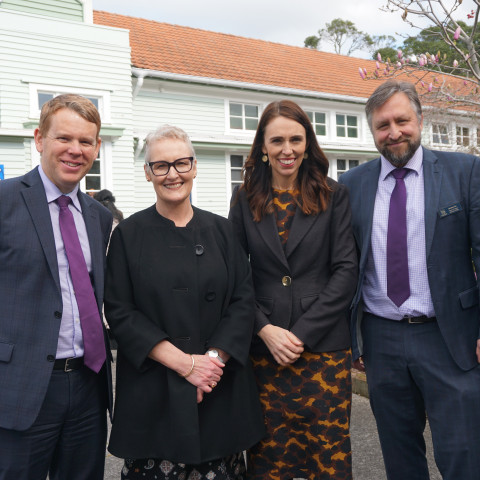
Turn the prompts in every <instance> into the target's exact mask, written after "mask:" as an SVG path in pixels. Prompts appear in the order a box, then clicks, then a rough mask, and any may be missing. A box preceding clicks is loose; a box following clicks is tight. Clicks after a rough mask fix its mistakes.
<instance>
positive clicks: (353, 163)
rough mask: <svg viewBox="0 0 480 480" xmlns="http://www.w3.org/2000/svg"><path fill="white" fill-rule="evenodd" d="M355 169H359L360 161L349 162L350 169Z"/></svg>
mask: <svg viewBox="0 0 480 480" xmlns="http://www.w3.org/2000/svg"><path fill="white" fill-rule="evenodd" d="M355 167H358V160H349V161H348V168H355Z"/></svg>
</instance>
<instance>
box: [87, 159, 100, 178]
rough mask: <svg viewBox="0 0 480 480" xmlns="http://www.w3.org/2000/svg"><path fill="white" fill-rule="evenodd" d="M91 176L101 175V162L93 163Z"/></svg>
mask: <svg viewBox="0 0 480 480" xmlns="http://www.w3.org/2000/svg"><path fill="white" fill-rule="evenodd" d="M88 173H89V174H90V175H91V174H99V173H100V161H99V160H95V161H94V162H93V165H92V168H91V170H90V172H88Z"/></svg>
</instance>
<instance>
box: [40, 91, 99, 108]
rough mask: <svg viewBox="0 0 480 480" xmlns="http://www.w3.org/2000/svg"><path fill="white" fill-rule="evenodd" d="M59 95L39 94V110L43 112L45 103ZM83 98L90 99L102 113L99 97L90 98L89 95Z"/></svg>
mask: <svg viewBox="0 0 480 480" xmlns="http://www.w3.org/2000/svg"><path fill="white" fill-rule="evenodd" d="M58 95H60V93H49V92H38V109H39V110H41V109H42V107H43V105H44V104H45V103H47V102H48V101H49V100H51V99H52V98H54V97H57V96H58ZM82 96H83V97H85V98H88V99H89V100H90V101H91V102H92V103H93V104H94V105H95V107H97V110H98V111H100V108H99V103H100V99H99V98H98V97H89V96H88V95H82Z"/></svg>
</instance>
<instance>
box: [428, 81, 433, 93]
mask: <svg viewBox="0 0 480 480" xmlns="http://www.w3.org/2000/svg"><path fill="white" fill-rule="evenodd" d="M432 90H433V83H431V84H430V85H429V86H428V91H429V92H431V91H432Z"/></svg>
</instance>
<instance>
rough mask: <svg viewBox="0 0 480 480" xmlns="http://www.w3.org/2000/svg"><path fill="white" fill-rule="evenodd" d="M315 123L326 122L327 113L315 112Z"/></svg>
mask: <svg viewBox="0 0 480 480" xmlns="http://www.w3.org/2000/svg"><path fill="white" fill-rule="evenodd" d="M315 123H325V114H324V113H320V112H315Z"/></svg>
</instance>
